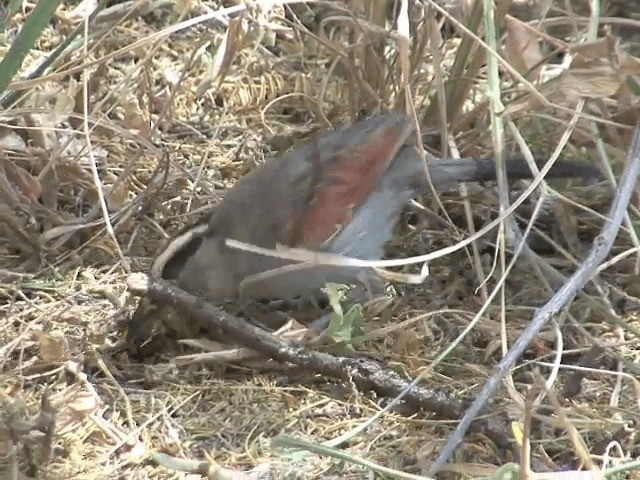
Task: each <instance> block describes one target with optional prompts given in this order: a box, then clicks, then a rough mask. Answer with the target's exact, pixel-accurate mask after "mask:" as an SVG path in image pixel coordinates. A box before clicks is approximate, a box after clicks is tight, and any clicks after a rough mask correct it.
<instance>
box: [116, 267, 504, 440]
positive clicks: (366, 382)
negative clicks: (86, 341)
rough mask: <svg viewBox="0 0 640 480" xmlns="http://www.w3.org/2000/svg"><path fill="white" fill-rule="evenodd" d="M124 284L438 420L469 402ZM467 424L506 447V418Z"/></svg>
mask: <svg viewBox="0 0 640 480" xmlns="http://www.w3.org/2000/svg"><path fill="white" fill-rule="evenodd" d="M128 286H129V289H130V290H131V291H132V292H134V293H137V294H139V295H146V296H147V297H148V298H149V299H150V300H151V301H153V302H154V303H157V304H164V305H168V306H170V307H172V308H174V309H176V310H178V311H181V312H183V313H185V314H188V315H189V316H191V317H192V318H194V319H196V320H197V321H199V322H203V323H206V324H208V325H210V326H211V327H213V328H212V329H213V330H218V329H219V330H222V331H223V332H224V333H225V334H226V335H227V336H228V339H229V340H230V341H233V342H235V343H238V344H240V345H242V346H245V347H248V348H251V349H253V350H256V351H258V352H261V353H263V354H265V355H267V356H269V357H270V358H273V359H274V360H278V361H280V362H288V363H292V364H295V365H298V366H300V367H303V368H305V369H307V370H309V371H312V372H316V373H320V374H322V375H325V376H327V377H331V378H337V379H340V380H342V381H344V382H345V383H347V382H348V383H353V384H354V385H355V386H356V387H357V388H358V390H359V391H361V392H368V391H373V392H376V393H377V394H378V395H382V396H385V397H390V398H395V397H398V396H399V395H401V394H402V398H403V399H404V401H405V402H406V403H407V404H409V405H410V406H412V407H413V408H415V409H422V410H424V411H427V412H432V413H434V414H435V415H436V416H437V417H438V418H442V419H459V418H460V417H461V416H462V413H463V412H464V410H465V408H466V407H467V405H468V402H463V401H460V400H455V399H452V398H451V396H450V395H448V394H446V393H444V392H438V391H434V390H430V389H427V388H424V387H421V386H419V385H416V386H413V387H411V388H408V387H409V385H410V383H411V382H410V381H409V380H407V379H405V378H402V377H401V376H400V375H398V374H397V373H396V372H394V371H392V370H390V369H388V368H384V367H382V366H381V365H380V364H378V363H377V362H374V361H372V360H369V359H364V358H354V357H342V356H334V355H330V354H328V353H324V352H317V351H312V350H309V349H307V348H305V347H304V346H303V345H301V344H298V343H294V342H289V341H286V340H284V339H282V338H280V337H278V336H276V335H272V334H270V333H268V332H266V331H264V330H262V329H260V328H258V327H256V326H254V325H252V324H251V323H249V322H247V321H246V320H244V319H243V318H238V317H235V316H233V315H230V314H229V313H227V312H225V311H224V310H222V309H220V308H218V307H216V306H215V305H212V304H210V303H207V302H205V301H204V300H202V299H200V298H198V297H195V296H193V295H190V294H189V293H186V292H184V291H183V290H180V289H179V288H177V287H175V286H173V285H172V284H170V283H168V282H165V281H163V280H158V279H155V278H152V277H148V276H147V275H145V274H143V273H135V274H132V275H130V276H129V279H128ZM405 390H407V391H406V392H405ZM471 428H472V430H474V431H476V432H480V433H483V434H485V435H487V436H488V437H490V438H491V439H492V440H493V441H494V442H495V443H496V445H497V446H499V447H501V448H508V447H509V446H510V441H509V438H510V436H509V433H508V431H509V430H508V426H507V424H506V421H505V422H503V421H497V420H496V418H491V419H490V420H479V421H477V422H474V424H473V425H472V427H471Z"/></svg>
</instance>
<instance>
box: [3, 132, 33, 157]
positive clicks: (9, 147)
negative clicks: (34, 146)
mask: <svg viewBox="0 0 640 480" xmlns="http://www.w3.org/2000/svg"><path fill="white" fill-rule="evenodd" d="M26 149H27V144H26V143H25V142H24V140H23V139H22V137H21V136H20V135H18V134H17V133H16V131H15V130H13V129H11V128H0V150H2V151H13V152H24V151H25V150H26Z"/></svg>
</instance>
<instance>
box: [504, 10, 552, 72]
mask: <svg viewBox="0 0 640 480" xmlns="http://www.w3.org/2000/svg"><path fill="white" fill-rule="evenodd" d="M505 26H506V30H507V38H506V41H505V54H506V57H507V59H508V60H509V61H510V62H511V64H512V65H513V66H514V67H515V69H516V70H518V72H520V73H522V74H523V75H525V74H529V78H533V79H537V78H538V77H539V75H540V69H541V68H542V61H543V59H544V56H543V55H542V51H541V49H540V45H539V43H538V38H539V37H538V35H536V33H535V31H534V30H533V29H532V28H531V27H529V26H527V25H525V24H524V23H523V22H521V21H520V20H518V19H517V18H514V17H512V16H510V15H507V16H506V17H505ZM536 66H537V68H536V69H535V70H532V69H533V68H534V67H536Z"/></svg>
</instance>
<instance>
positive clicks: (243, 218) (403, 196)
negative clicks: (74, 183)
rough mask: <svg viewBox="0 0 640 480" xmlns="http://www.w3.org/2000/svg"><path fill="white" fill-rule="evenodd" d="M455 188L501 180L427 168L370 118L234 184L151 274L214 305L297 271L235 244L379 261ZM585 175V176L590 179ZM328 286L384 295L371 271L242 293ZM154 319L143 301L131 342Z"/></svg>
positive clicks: (308, 273) (342, 271) (345, 271)
mask: <svg viewBox="0 0 640 480" xmlns="http://www.w3.org/2000/svg"><path fill="white" fill-rule="evenodd" d="M426 168H428V173H429V177H430V179H431V183H432V185H433V187H434V189H435V190H436V191H437V192H442V191H445V190H447V189H449V188H451V187H453V186H455V185H456V184H457V183H459V182H472V181H487V180H495V178H496V171H495V164H494V162H493V160H473V159H446V160H435V161H429V162H427V163H425V162H424V161H423V159H422V156H421V155H420V152H419V150H418V147H417V142H416V129H415V127H414V122H413V121H412V120H411V118H409V117H408V116H406V115H403V114H400V113H384V114H379V115H375V116H372V117H370V118H368V119H365V120H363V121H360V122H357V123H355V124H353V125H351V126H345V127H342V128H338V129H335V130H333V131H330V132H326V133H323V134H321V135H319V136H317V137H316V138H314V139H312V140H311V141H309V142H307V143H306V144H304V145H302V146H300V147H298V148H296V149H294V150H292V151H291V152H289V153H287V154H285V155H284V156H282V157H280V158H274V159H271V160H268V161H267V162H265V163H264V164H262V165H261V166H259V167H257V168H256V169H255V170H253V171H252V172H251V173H249V174H248V175H246V176H245V177H243V178H241V179H240V180H238V181H237V182H236V183H235V185H234V186H233V187H232V188H231V189H230V190H229V191H228V192H227V193H226V195H225V196H224V198H223V200H222V202H221V203H220V204H219V205H218V206H217V207H215V209H214V210H213V213H212V214H211V216H210V218H209V219H208V221H207V222H205V223H200V224H196V225H194V226H193V227H191V228H190V229H188V230H187V231H185V232H184V233H182V234H181V235H179V236H177V237H176V238H175V239H173V241H171V242H170V243H169V244H168V246H167V248H166V249H165V250H164V251H163V252H162V253H161V254H160V255H159V256H158V257H157V259H156V260H155V262H154V264H153V266H152V268H151V274H152V275H154V276H157V277H160V278H163V279H166V280H171V281H174V282H175V283H176V284H177V285H178V286H179V287H180V288H182V289H184V290H186V291H189V292H191V293H194V294H197V295H199V296H202V297H204V298H206V299H208V300H211V301H220V300H227V299H235V298H237V297H238V294H239V290H240V284H241V282H243V280H245V279H247V278H248V277H250V276H251V275H255V274H259V273H262V272H266V271H268V270H272V269H275V268H278V267H282V266H283V265H287V264H291V263H295V262H291V261H288V260H283V259H280V258H274V257H269V256H265V255H259V254H256V253H252V252H247V251H243V250H239V249H234V248H231V247H229V246H227V245H226V244H225V240H226V239H234V240H238V241H241V242H245V243H248V244H252V245H256V246H259V247H263V248H269V249H274V248H276V246H277V245H284V246H287V247H298V248H304V249H307V250H313V251H319V252H328V253H333V254H339V255H344V256H347V257H355V258H359V259H365V260H377V259H380V258H382V256H383V254H384V246H385V243H386V242H387V241H388V240H389V239H390V238H391V237H392V233H393V228H394V226H395V224H396V222H397V220H398V219H399V217H400V214H401V212H402V209H403V208H404V207H405V205H406V204H407V203H408V202H409V201H410V200H411V199H412V198H414V197H416V196H418V195H420V194H422V193H425V192H428V191H430V189H429V184H428V179H427V172H426ZM592 171H593V169H591V168H590V167H588V166H586V165H584V164H582V163H579V162H558V163H557V164H556V165H555V166H554V167H553V168H552V169H551V170H550V172H549V174H548V177H549V178H560V177H575V176H590V175H591V173H590V172H592ZM584 172H588V173H587V174H586V175H585V173H584ZM507 175H508V177H509V178H510V179H519V178H531V177H532V175H531V171H530V169H529V167H528V165H527V163H526V162H525V161H509V162H507ZM327 282H334V283H342V284H354V283H362V284H364V285H367V286H368V288H370V289H372V290H374V291H379V290H380V288H383V287H384V282H383V280H382V279H381V278H380V277H379V275H378V273H377V272H376V271H374V270H373V269H370V268H363V267H348V266H334V265H314V266H313V267H311V268H304V269H300V270H294V271H288V272H285V273H278V274H276V275H274V276H271V277H266V278H264V279H261V280H257V281H251V282H249V283H248V284H247V285H244V284H243V286H242V296H243V297H250V298H257V299H285V300H286V299H293V298H296V297H303V298H308V297H314V296H315V295H317V293H319V292H320V289H321V288H323V287H324V286H325V285H326V283H327ZM152 312H155V309H154V307H153V305H151V304H150V302H148V301H146V300H145V299H143V300H142V302H141V303H140V306H139V307H138V310H137V311H136V312H135V313H134V315H133V317H132V319H131V322H130V323H129V339H130V340H132V341H134V342H138V343H140V342H141V341H144V337H145V336H148V335H149V329H150V327H149V325H150V324H152V323H153V321H152V320H150V316H154V313H152Z"/></svg>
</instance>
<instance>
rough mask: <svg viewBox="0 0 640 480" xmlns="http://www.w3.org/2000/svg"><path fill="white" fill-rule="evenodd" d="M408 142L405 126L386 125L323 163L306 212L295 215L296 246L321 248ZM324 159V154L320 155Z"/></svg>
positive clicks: (295, 213)
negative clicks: (406, 141)
mask: <svg viewBox="0 0 640 480" xmlns="http://www.w3.org/2000/svg"><path fill="white" fill-rule="evenodd" d="M406 139H407V128H406V125H398V124H397V123H396V124H394V125H385V126H383V127H380V128H378V129H376V130H375V131H373V132H371V133H370V134H369V135H368V137H367V138H366V140H365V141H363V142H362V143H360V144H358V145H356V146H353V147H351V148H349V149H346V150H344V151H342V152H340V153H339V154H338V155H334V156H333V157H332V158H326V159H322V158H321V159H320V162H321V164H322V165H321V168H322V175H321V178H320V179H319V181H318V182H317V183H316V184H315V185H314V186H313V195H312V196H311V198H310V200H309V203H308V205H306V208H304V209H302V210H298V211H294V213H293V215H294V217H297V218H294V219H292V220H294V221H293V222H292V224H297V226H298V229H297V235H296V237H297V238H296V239H295V241H294V243H295V244H294V245H292V246H298V247H304V248H310V249H314V248H319V247H320V246H321V245H322V244H323V243H324V242H326V241H327V240H329V239H330V238H331V237H332V236H334V235H336V234H337V233H338V232H339V231H340V229H341V228H342V227H343V226H344V225H347V224H348V223H349V222H350V221H351V218H352V215H353V211H354V210H355V209H357V208H358V207H360V205H362V203H363V202H364V201H365V200H366V199H367V197H368V196H369V195H370V194H371V192H373V191H374V189H375V188H376V187H377V185H378V179H379V178H380V177H381V176H382V175H384V173H385V171H386V170H387V168H389V165H390V164H391V162H392V161H393V160H394V158H395V156H396V155H397V153H398V150H399V149H400V147H401V146H402V145H403V144H404V142H405V140H406ZM318 153H319V154H320V155H322V152H318Z"/></svg>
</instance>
